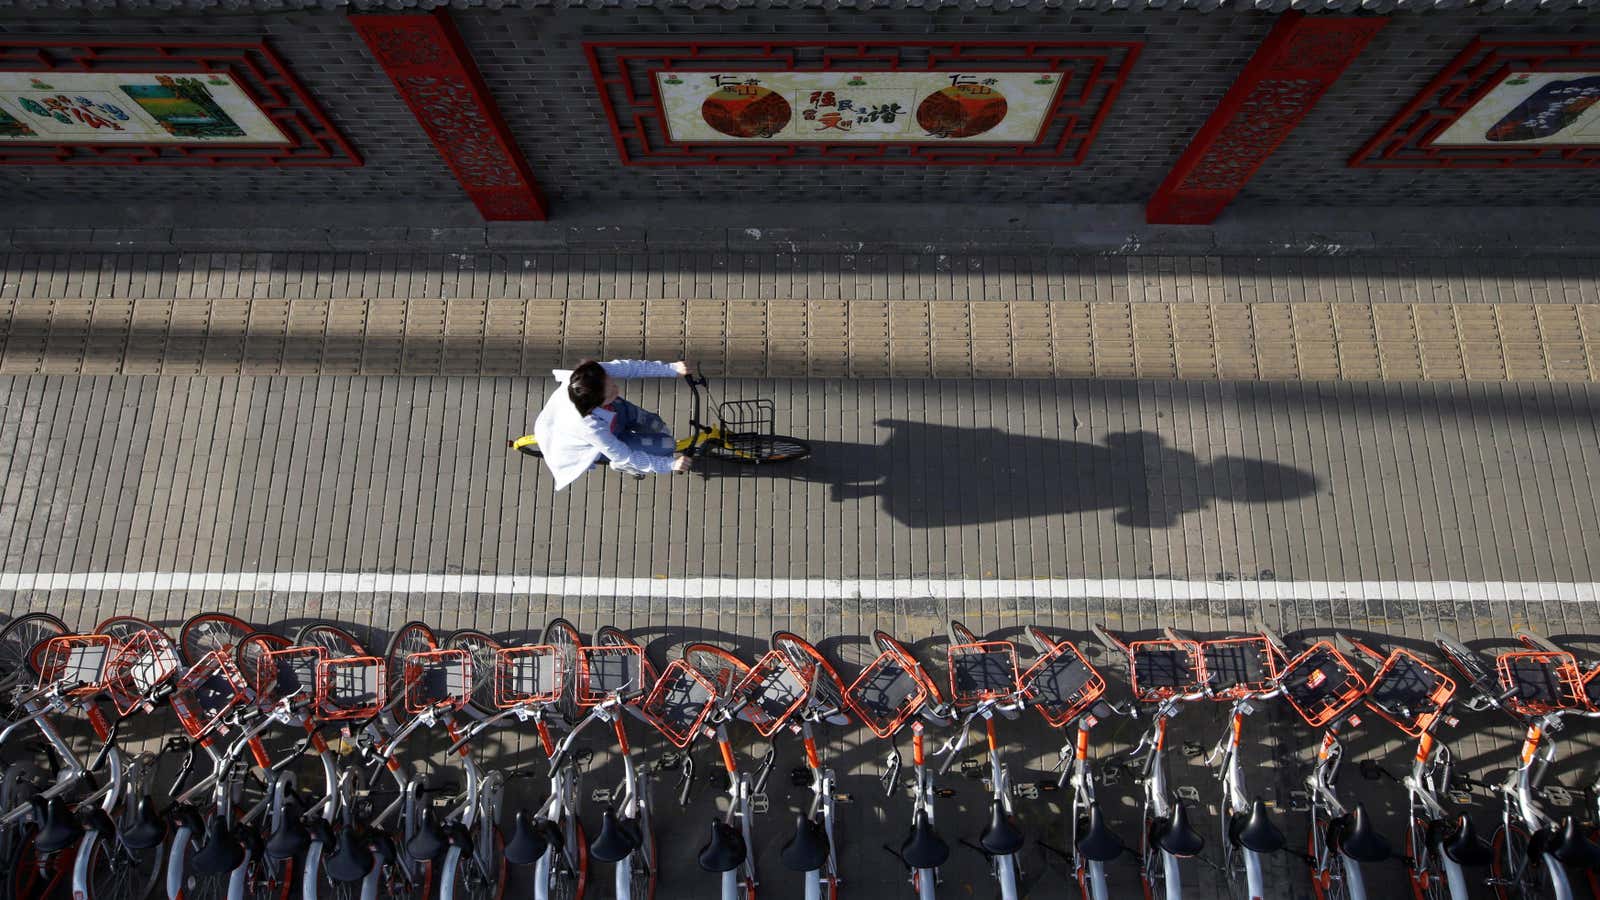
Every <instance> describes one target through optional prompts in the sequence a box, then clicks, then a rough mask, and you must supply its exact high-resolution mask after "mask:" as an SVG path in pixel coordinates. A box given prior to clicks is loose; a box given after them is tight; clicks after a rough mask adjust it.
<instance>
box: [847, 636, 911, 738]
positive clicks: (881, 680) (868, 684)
mask: <svg viewBox="0 0 1600 900" xmlns="http://www.w3.org/2000/svg"><path fill="white" fill-rule="evenodd" d="M845 699H847V700H848V701H849V702H850V706H851V708H852V709H854V710H855V711H856V714H857V715H859V716H860V717H861V721H863V722H865V723H867V727H868V728H870V729H872V733H873V734H875V735H877V736H878V737H881V738H886V737H889V736H891V735H893V734H894V733H895V732H896V731H899V730H900V726H901V725H904V724H905V721H906V719H909V718H911V717H912V716H913V715H916V712H917V710H919V709H921V708H922V704H923V703H925V702H927V700H928V689H927V687H926V686H925V685H924V684H923V683H922V680H921V679H919V678H917V677H916V676H915V675H913V674H912V672H911V670H909V669H907V668H906V665H905V660H904V659H902V658H901V655H900V654H898V653H896V652H894V651H893V650H886V651H884V652H883V654H882V655H880V656H879V657H878V658H877V659H875V660H873V661H872V665H870V666H867V667H866V669H864V670H863V671H862V672H861V675H860V676H859V677H857V678H856V680H855V683H854V684H851V685H850V687H848V688H846V689H845Z"/></svg>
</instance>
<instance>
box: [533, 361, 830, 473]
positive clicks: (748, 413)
mask: <svg viewBox="0 0 1600 900" xmlns="http://www.w3.org/2000/svg"><path fill="white" fill-rule="evenodd" d="M683 380H684V382H686V383H687V384H688V385H689V394H690V398H691V404H690V412H689V436H688V437H683V438H679V439H678V442H677V452H678V453H681V454H683V455H685V456H689V457H696V456H704V457H706V458H708V459H716V460H722V461H724V462H734V463H744V464H747V465H759V464H762V463H780V462H795V461H796V460H801V459H805V458H806V457H808V456H810V455H811V445H810V444H807V443H806V442H805V441H802V440H800V439H799V438H795V437H789V436H788V435H782V434H774V433H773V426H774V424H775V423H776V420H777V411H776V409H775V407H774V406H773V405H772V401H771V400H766V399H759V400H729V401H726V402H723V403H718V404H717V405H716V410H717V424H715V425H707V424H706V423H704V422H702V421H700V415H701V411H702V403H701V397H700V389H701V388H705V391H706V396H707V397H708V398H709V397H710V395H711V388H710V386H709V384H708V383H707V381H706V379H705V376H703V375H685V376H684V377H683ZM507 443H508V444H509V445H510V446H511V449H513V450H517V451H520V452H522V453H526V454H528V455H529V456H543V454H542V453H540V452H539V442H538V441H537V440H535V439H534V436H533V435H531V434H525V435H523V436H522V437H519V438H515V439H513V440H510V441H507ZM598 464H599V465H605V464H606V459H605V457H601V458H600V461H599V463H598Z"/></svg>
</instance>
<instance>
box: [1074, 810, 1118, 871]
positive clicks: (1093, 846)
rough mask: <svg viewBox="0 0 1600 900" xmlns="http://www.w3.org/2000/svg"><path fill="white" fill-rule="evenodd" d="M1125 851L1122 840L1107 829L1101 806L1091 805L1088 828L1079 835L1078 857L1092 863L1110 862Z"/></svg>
mask: <svg viewBox="0 0 1600 900" xmlns="http://www.w3.org/2000/svg"><path fill="white" fill-rule="evenodd" d="M1125 849H1127V848H1125V847H1124V846H1123V844H1122V838H1119V837H1117V836H1116V834H1114V833H1113V832H1112V831H1111V829H1110V828H1108V827H1106V816H1105V813H1103V812H1101V811H1100V804H1099V803H1092V804H1090V805H1089V824H1088V827H1087V828H1085V829H1084V830H1083V833H1082V834H1080V835H1078V855H1079V856H1081V857H1083V858H1084V859H1087V860H1090V861H1091V862H1110V861H1112V860H1113V859H1116V858H1117V857H1119V856H1121V855H1122V853H1123V851H1124V850H1125Z"/></svg>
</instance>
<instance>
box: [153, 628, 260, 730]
mask: <svg viewBox="0 0 1600 900" xmlns="http://www.w3.org/2000/svg"><path fill="white" fill-rule="evenodd" d="M249 698H250V686H249V685H248V684H247V683H246V682H245V679H244V676H243V675H241V674H240V673H239V669H238V667H237V666H235V665H234V664H233V660H232V659H230V658H229V657H228V653H227V651H225V650H213V651H211V652H210V653H207V654H206V655H205V656H202V657H200V659H199V661H198V662H196V663H195V664H194V665H192V666H190V667H189V669H188V671H186V672H184V673H183V674H182V675H180V676H178V683H177V684H176V685H175V686H174V690H173V693H172V698H171V703H172V711H173V712H174V713H175V714H177V716H178V723H179V724H180V725H182V726H183V730H184V731H185V732H187V733H188V735H189V736H190V737H192V738H200V737H203V736H204V735H206V734H207V733H209V732H210V731H211V730H212V729H213V728H215V727H216V726H217V725H218V724H219V723H220V722H221V721H222V717H223V716H225V715H227V714H228V713H229V712H230V711H232V710H233V708H234V707H236V706H238V705H239V704H241V703H243V702H245V701H246V700H248V699H249Z"/></svg>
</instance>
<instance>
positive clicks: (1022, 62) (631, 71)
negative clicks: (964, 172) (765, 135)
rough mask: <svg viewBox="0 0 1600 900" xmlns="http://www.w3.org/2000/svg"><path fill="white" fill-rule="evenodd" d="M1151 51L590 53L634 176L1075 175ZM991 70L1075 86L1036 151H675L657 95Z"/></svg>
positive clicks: (762, 46)
mask: <svg viewBox="0 0 1600 900" xmlns="http://www.w3.org/2000/svg"><path fill="white" fill-rule="evenodd" d="M1142 47H1143V45H1142V44H1140V43H1137V42H1129V41H940V40H916V41H739V40H694V41H689V42H682V43H675V42H671V41H651V40H624V41H597V42H589V43H585V44H584V55H585V57H586V58H587V60H588V62H589V71H590V73H591V74H592V75H593V77H594V79H595V85H596V87H597V88H598V89H599V91H600V98H601V104H602V106H603V107H604V108H605V111H606V124H607V126H608V127H609V128H610V129H611V137H612V140H613V141H614V142H615V143H616V147H617V156H618V158H619V159H620V160H621V161H622V163H623V165H630V166H752V165H863V164H870V165H950V166H962V165H983V166H994V165H1023V166H1071V165H1078V164H1080V163H1082V162H1083V160H1084V158H1085V157H1086V156H1087V155H1088V152H1089V148H1090V147H1091V146H1092V145H1093V144H1094V141H1095V139H1096V138H1097V137H1098V136H1099V134H1100V129H1101V127H1102V126H1103V125H1104V123H1105V119H1106V116H1107V115H1108V114H1109V113H1110V110H1111V107H1112V104H1113V103H1114V102H1115V100H1116V98H1117V95H1118V94H1119V93H1120V92H1121V90H1122V86H1123V85H1124V84H1125V83H1126V81H1127V79H1128V75H1129V73H1130V72H1131V71H1132V69H1133V66H1134V64H1135V63H1136V62H1137V61H1138V58H1139V51H1140V50H1141V49H1142ZM924 48H926V52H922V53H915V54H905V53H903V51H905V50H908V49H910V50H922V49H924ZM644 50H648V51H650V52H640V51H644ZM985 65H998V66H1000V67H1001V68H1004V69H1006V70H1009V71H1037V72H1040V73H1052V74H1061V75H1063V77H1062V78H1061V79H1060V83H1059V84H1058V85H1057V87H1056V93H1055V98H1054V100H1052V102H1051V109H1050V113H1049V115H1047V116H1046V118H1045V121H1044V124H1043V126H1042V127H1041V128H1040V130H1039V134H1038V137H1037V138H1036V139H1035V140H1034V141H1032V142H1029V143H980V142H976V141H974V142H962V143H960V144H950V143H936V142H933V143H913V142H909V141H906V142H885V143H876V144H875V143H865V142H850V143H837V144H824V143H814V142H809V141H808V142H793V143H773V142H761V143H741V142H738V141H704V142H694V143H686V142H678V141H673V140H671V139H670V136H669V132H668V129H667V125H666V114H665V111H664V110H663V109H662V108H661V100H660V97H659V96H658V92H657V91H656V89H655V74H656V73H657V72H662V71H669V70H670V71H677V72H695V71H714V70H716V69H730V68H739V69H746V70H751V71H759V70H762V69H770V70H773V71H835V70H837V71H859V72H894V71H911V72H915V71H941V70H951V69H960V68H980V67H982V66H985Z"/></svg>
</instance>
